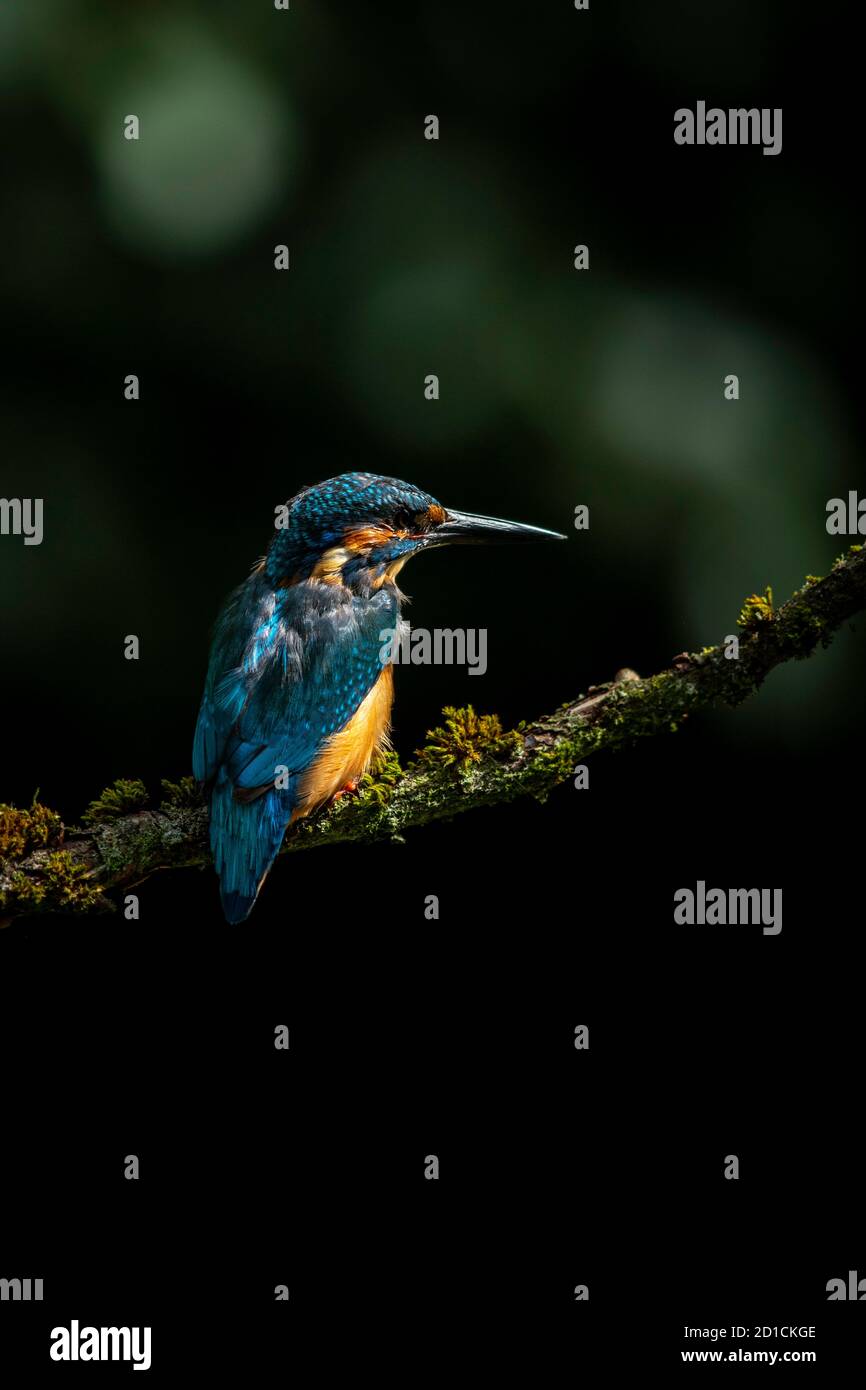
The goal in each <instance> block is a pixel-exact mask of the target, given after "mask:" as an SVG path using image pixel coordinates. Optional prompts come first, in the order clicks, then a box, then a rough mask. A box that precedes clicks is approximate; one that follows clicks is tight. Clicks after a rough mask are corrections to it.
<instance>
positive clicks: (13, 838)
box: [0, 792, 63, 859]
mask: <svg viewBox="0 0 866 1390" xmlns="http://www.w3.org/2000/svg"><path fill="white" fill-rule="evenodd" d="M38 795H39V793H38V792H36V793H35V794H34V797H33V801H32V802H31V804H30V807H29V809H27V810H22V809H21V808H19V807H17V806H7V805H6V804H5V803H0V859H23V858H24V856H25V855H26V854H29V853H30V851H31V850H34V849H42V848H44V847H45V845H48V844H57V843H59V841H60V840H61V838H62V836H63V822H62V821H61V819H60V817H59V815H58V814H57V812H56V811H52V810H51V809H50V808H49V807H48V806H43V805H42V803H41V801H37V799H36V798H37V797H38Z"/></svg>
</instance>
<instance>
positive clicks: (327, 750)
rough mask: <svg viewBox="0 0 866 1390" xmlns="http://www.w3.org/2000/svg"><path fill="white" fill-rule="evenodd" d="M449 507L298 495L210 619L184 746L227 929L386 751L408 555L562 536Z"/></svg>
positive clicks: (392, 489) (359, 496)
mask: <svg viewBox="0 0 866 1390" xmlns="http://www.w3.org/2000/svg"><path fill="white" fill-rule="evenodd" d="M564 539H565V537H564V536H562V535H560V534H559V533H558V532H556V531H545V530H543V529H541V528H540V527H537V526H524V525H521V524H519V523H518V522H514V521H501V520H499V519H497V518H495V517H488V516H474V515H471V514H470V513H468V512H457V511H451V510H446V509H445V507H443V506H442V505H441V504H440V503H439V502H437V501H436V498H435V497H431V496H430V494H429V493H426V492H422V491H421V489H420V488H417V487H413V486H412V485H411V484H410V483H403V482H400V481H399V479H397V478H382V477H378V476H377V475H376V474H374V473H342V474H340V476H339V477H336V478H330V479H328V480H327V481H326V482H322V483H318V484H317V485H316V486H314V487H305V488H302V489H301V491H300V492H299V493H297V495H296V496H295V497H293V498H292V499H291V501H290V502H288V503H287V504H286V505H285V507H284V508H282V509H278V524H277V525H276V527H275V530H274V535H273V538H272V540H271V542H270V545H269V546H268V549H267V553H266V554H265V555H264V557H263V558H262V559H260V560H258V561H257V563H256V564H255V565H254V566H253V569H252V571H251V573H250V575H249V577H248V578H247V579H246V580H245V581H244V583H243V584H241V585H240V587H239V588H237V589H235V590H234V592H233V593H232V594H230V596H229V598H228V599H227V600H226V603H225V606H224V607H223V609H222V612H221V613H220V616H219V618H218V619H217V623H216V627H215V629H214V636H213V641H212V645H211V651H210V661H209V665H208V672H207V678H206V681H205V688H204V694H203V696H202V701H201V708H200V710H199V716H198V723H197V725H196V731H195V739H194V743H193V772H194V774H195V777H196V779H197V780H198V781H199V782H200V783H202V785H203V787H204V789H205V791H206V793H207V794H208V797H209V801H210V844H211V850H212V852H213V859H214V865H215V867H216V871H217V873H218V875H219V880H220V896H221V899H222V906H223V911H224V913H225V916H226V919H227V921H228V922H230V923H237V922H242V921H244V920H245V919H246V918H247V917H248V916H249V914H250V912H251V910H252V908H253V905H254V903H255V901H256V898H257V897H258V895H259V892H260V891H261V888H262V884H263V883H264V881H265V878H266V877H267V875H268V872H269V870H270V868H271V865H272V864H273V862H274V860H275V859H276V857H277V854H278V853H279V850H280V846H281V845H282V842H283V836H284V834H285V832H286V828H287V827H288V826H289V825H291V824H292V823H293V822H294V821H296V820H298V819H299V818H301V817H302V816H308V815H311V814H312V813H313V812H315V811H317V810H318V809H319V808H320V807H322V806H324V805H325V803H326V802H328V801H330V800H331V799H332V798H333V797H335V796H337V795H339V794H341V793H342V792H343V791H345V790H347V789H351V790H354V788H355V786H356V785H357V783H358V781H359V780H360V778H361V777H363V775H364V773H365V772H366V771H367V769H368V767H369V766H370V763H371V761H372V760H373V758H374V756H375V755H376V754H377V753H379V752H381V751H382V750H383V749H385V748H387V747H388V746H389V730H390V724H391V705H392V701H393V698H394V679H393V667H392V660H391V652H393V642H392V644H391V645H390V647H389V642H388V641H387V640H386V639H387V638H388V637H389V635H392V634H394V633H396V632H397V631H398V630H399V623H400V611H401V604H402V603H403V602H404V601H405V595H403V594H401V592H400V590H399V589H398V588H397V576H398V575H399V573H400V571H401V569H402V568H403V566H404V565H405V563H406V561H407V560H409V559H411V557H412V556H413V555H417V554H419V553H420V552H421V551H425V550H433V549H435V548H436V547H438V546H444V545H453V544H461V543H462V544H473V543H484V542H490V541H542V540H564Z"/></svg>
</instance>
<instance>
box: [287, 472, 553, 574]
mask: <svg viewBox="0 0 866 1390" xmlns="http://www.w3.org/2000/svg"><path fill="white" fill-rule="evenodd" d="M543 540H565V537H564V536H562V535H560V534H559V533H558V532H557V531H545V530H542V529H541V528H540V527H538V526H524V525H522V524H521V523H520V522H517V521H500V520H498V519H497V518H496V517H490V516H473V515H472V514H471V513H469V512H457V511H453V510H451V509H448V510H446V508H445V507H443V506H442V505H441V503H440V502H437V500H436V498H435V497H431V496H430V494H429V493H427V492H422V491H421V489H420V488H417V487H413V486H412V485H411V483H401V482H400V481H399V480H398V479H397V478H380V477H378V476H377V475H376V474H375V473H341V474H340V476H339V477H337V478H329V479H328V481H327V482H324V483H318V484H317V485H316V486H315V487H308V488H304V489H303V491H302V492H299V493H298V495H297V496H296V497H294V498H293V499H292V501H291V502H290V503H289V505H288V510H287V515H286V519H285V525H284V526H282V527H280V528H278V529H277V531H276V533H275V535H274V539H273V541H272V542H271V546H270V549H269V551H268V554H267V557H266V560H265V573H266V575H267V578H268V580H269V581H270V583H271V584H273V586H274V587H278V586H279V585H283V584H291V583H297V582H298V581H299V580H301V579H311V578H313V579H318V580H320V581H321V582H323V583H332V584H335V583H336V584H345V585H346V586H347V587H348V588H351V589H355V590H358V591H359V592H363V591H369V590H370V589H377V588H379V587H381V585H382V584H385V583H393V582H394V581H395V579H396V577H397V575H398V574H399V572H400V570H401V569H402V567H403V565H404V564H405V563H406V561H407V560H409V559H411V558H412V556H413V555H417V554H418V552H419V551H422V550H432V549H433V548H435V547H437V546H442V545H460V544H462V545H475V544H485V543H489V542H497V541H499V542H502V541H506V542H507V541H543Z"/></svg>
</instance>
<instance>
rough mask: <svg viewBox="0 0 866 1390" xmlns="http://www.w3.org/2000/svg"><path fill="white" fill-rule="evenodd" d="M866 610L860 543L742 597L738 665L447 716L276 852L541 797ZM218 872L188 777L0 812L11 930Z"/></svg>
mask: <svg viewBox="0 0 866 1390" xmlns="http://www.w3.org/2000/svg"><path fill="white" fill-rule="evenodd" d="M863 607H866V550H864V549H863V548H862V547H860V546H852V547H851V549H850V551H849V552H848V553H847V555H845V556H843V557H841V558H840V559H839V560H837V561H836V564H835V565H834V567H833V569H832V571H831V573H830V574H829V575H828V576H827V577H826V578H825V579H815V578H813V577H811V576H810V577H809V578H808V579H807V581H806V584H805V585H804V587H803V588H802V589H800V590H798V591H797V593H796V594H794V596H793V597H792V598H791V599H789V600H788V602H787V603H785V604H783V606H782V607H781V608H780V609H778V610H777V611H774V610H773V607H772V595H771V593H770V591H769V590H767V592H766V594H765V595H763V596H759V595H752V596H751V597H750V598H749V599H747V600H746V602H745V604H744V606H743V610H742V613H741V614H740V618H739V620H738V626H739V628H740V632H739V636H738V642H739V652H738V654H736V655H726V650H727V652H728V653H730V652H731V650H732V645H733V644H732V643H731V641H730V638H728V639H726V640H725V642H723V643H722V644H721V645H720V646H717V647H709V648H705V649H704V650H703V651H701V652H695V653H683V654H682V655H680V656H678V657H675V658H674V660H673V663H672V665H671V666H670V667H669V668H668V669H667V670H664V671H661V672H660V673H659V674H658V675H655V676H649V677H646V678H644V679H640V678H638V677H637V676H636V675H635V673H634V672H633V671H621V672H619V673H618V676H617V678H616V679H615V680H614V681H612V682H609V683H608V684H606V685H601V686H593V687H591V688H590V690H589V691H588V693H587V694H585V695H581V696H579V697H578V698H577V699H576V700H573V701H571V702H569V703H567V704H564V705H562V706H561V707H560V708H559V709H558V710H556V711H554V712H553V713H552V714H549V715H546V716H544V717H542V718H540V719H537V720H535V721H534V722H532V723H529V724H522V725H520V727H519V728H518V729H516V730H512V731H510V732H508V733H503V731H502V729H501V726H500V724H499V721H498V719H497V718H496V716H482V717H480V718H479V717H478V716H476V715H475V713H474V711H472V710H471V708H470V709H468V710H446V711H445V712H444V713H445V716H446V719H445V724H444V726H443V727H441V728H439V729H436V730H433V731H432V732H431V734H430V735H429V740H428V743H427V745H426V747H425V748H423V749H421V750H420V751H419V753H418V755H417V757H416V760H415V761H414V762H413V763H411V764H410V765H409V766H408V767H407V768H406V769H405V770H403V769H401V768H400V767H399V764H398V763H397V759H396V757H395V756H394V755H390V756H389V757H388V758H387V759H386V760H385V762H384V764H383V765H382V766H381V767H380V768H379V769H378V770H377V772H376V773H375V775H373V776H368V777H367V778H365V779H364V782H363V784H362V787H361V789H360V793H359V794H358V795H354V796H344V797H342V798H340V799H339V800H338V801H336V802H334V803H333V804H332V805H331V806H330V807H329V808H327V809H326V810H324V811H323V812H321V813H320V814H319V815H317V816H315V817H312V818H310V819H308V820H303V821H300V822H298V823H297V824H296V825H295V826H293V827H292V829H291V830H290V831H289V832H288V833H287V835H286V839H285V843H284V845H283V849H282V851H281V852H282V853H284V854H290V853H295V852H297V851H299V850H305V849H314V848H316V847H317V846H321V845H335V844H341V843H347V842H352V841H354V842H360V843H363V844H369V843H372V842H374V841H380V840H398V841H399V840H401V839H402V837H403V833H404V832H405V831H406V830H409V829H412V828H414V827H417V826H422V825H427V824H429V823H430V822H431V821H436V820H443V819H449V818H451V817H453V816H455V815H458V814H461V813H463V812H465V811H470V810H475V809H478V808H479V807H482V806H492V805H495V804H497V803H499V802H506V801H512V800H513V799H514V798H516V797H519V796H525V795H531V796H534V797H537V798H539V799H541V800H543V799H544V798H545V797H546V796H547V794H548V792H550V790H551V789H552V788H553V787H555V786H556V785H557V784H558V783H560V782H563V781H565V780H566V779H567V778H568V777H569V776H571V775H573V771H574V768H575V766H576V765H577V764H578V763H582V762H583V761H585V759H586V758H587V757H589V756H590V755H591V754H592V753H595V752H598V751H599V750H600V749H603V748H619V747H623V746H624V745H628V744H630V743H632V742H634V741H635V740H637V739H639V738H646V737H650V736H652V735H655V734H660V733H666V732H669V731H673V730H676V729H677V728H678V727H679V725H680V724H681V723H682V721H683V720H684V719H686V718H687V717H688V716H689V715H691V714H694V713H695V712H696V711H698V710H701V709H705V708H707V707H709V706H713V705H729V706H735V705H738V704H740V703H741V702H742V701H743V700H745V699H747V698H748V697H749V696H750V695H752V694H754V692H755V691H756V690H758V688H759V687H760V685H761V684H762V682H763V681H764V680H765V678H766V676H767V675H768V673H769V672H770V671H771V670H772V669H773V668H774V667H775V666H779V665H781V664H782V663H783V662H785V661H790V660H795V659H801V658H804V657H807V656H809V655H811V653H812V652H813V651H814V650H815V649H816V647H818V646H819V645H820V646H824V647H826V646H828V645H829V643H830V640H831V639H832V636H833V634H834V632H835V631H836V630H837V629H838V628H839V627H840V626H841V625H842V624H843V623H844V622H846V621H847V620H848V619H849V618H851V617H853V615H854V614H855V613H857V612H858V611H859V610H860V609H861V608H863ZM115 785H116V787H117V788H129V787H131V786H135V785H140V784H130V783H123V784H121V783H117V784H115ZM166 785H168V784H166ZM184 801H186V802H187V803H191V804H183V803H184ZM97 805H98V806H99V805H101V806H102V808H103V809H102V812H101V813H104V814H105V815H111V814H113V813H116V812H117V810H118V808H121V809H122V806H123V796H122V795H121V796H120V797H119V798H118V795H117V793H116V792H115V791H109V792H108V793H105V794H104V797H103V799H102V801H101V802H100V803H97ZM112 806H113V807H114V812H112V809H111V808H112ZM91 809H92V808H91ZM4 817H5V819H4ZM209 861H210V851H209V848H208V840H207V810H206V808H205V807H204V806H203V805H202V804H201V801H200V798H199V796H198V792H197V791H194V790H192V789H191V785H190V784H189V779H187V787H186V788H185V789H184V788H174V789H173V794H172V795H171V796H170V797H169V798H168V800H166V801H164V802H163V804H162V805H161V806H160V807H159V809H157V810H146V809H140V810H135V811H132V812H131V813H129V814H122V813H121V814H116V815H115V818H114V819H108V820H104V821H102V822H97V823H95V824H93V825H91V826H89V827H72V828H70V829H69V830H66V828H65V827H63V826H62V824H61V822H60V818H59V817H58V816H56V814H55V813H53V812H51V811H49V810H47V808H44V807H38V806H37V805H35V804H34V807H32V808H30V810H29V811H19V810H16V809H15V808H12V807H0V913H2V921H3V924H8V922H9V921H11V920H12V919H13V918H15V917H17V916H22V915H26V914H28V913H32V912H46V911H58V910H60V911H63V910H72V911H100V910H103V911H105V910H112V909H113V906H114V905H113V904H112V902H111V901H110V899H108V898H106V897H105V893H106V891H107V890H111V889H129V888H132V887H134V885H135V884H137V883H140V882H141V881H142V880H143V879H146V878H148V877H149V876H150V875H151V874H153V873H155V872H157V870H159V869H167V868H178V867H186V866H194V865H201V864H206V863H208V862H209Z"/></svg>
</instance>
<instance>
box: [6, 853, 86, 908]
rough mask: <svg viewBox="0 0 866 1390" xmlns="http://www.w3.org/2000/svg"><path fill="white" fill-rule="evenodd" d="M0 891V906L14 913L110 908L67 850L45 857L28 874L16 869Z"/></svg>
mask: <svg viewBox="0 0 866 1390" xmlns="http://www.w3.org/2000/svg"><path fill="white" fill-rule="evenodd" d="M6 882H7V884H8V886H7V887H6V888H4V889H3V890H2V891H0V907H2V908H3V909H4V911H5V910H11V911H12V912H14V913H15V915H16V916H22V915H23V914H25V913H27V912H35V911H36V910H37V908H38V909H39V910H40V911H41V912H90V911H92V910H93V908H95V907H102V908H106V907H110V903H109V902H108V900H107V899H105V898H103V896H102V893H101V892H100V890H99V888H97V887H95V886H94V885H93V884H92V883H91V882H90V872H89V870H88V869H87V868H85V866H84V865H83V864H76V863H75V861H74V859H73V858H72V855H71V854H70V853H69V851H68V850H56V851H54V852H53V853H52V854H49V855H47V856H46V858H45V859H44V860H43V861H42V863H41V864H40V865H39V866H38V868H37V869H35V870H34V871H33V872H32V873H26V874H25V873H23V872H22V871H21V870H20V869H16V870H15V871H14V872H13V873H12V874H11V875H10V876H9V878H8V879H7V880H6Z"/></svg>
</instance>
